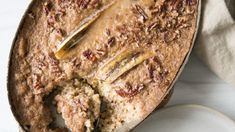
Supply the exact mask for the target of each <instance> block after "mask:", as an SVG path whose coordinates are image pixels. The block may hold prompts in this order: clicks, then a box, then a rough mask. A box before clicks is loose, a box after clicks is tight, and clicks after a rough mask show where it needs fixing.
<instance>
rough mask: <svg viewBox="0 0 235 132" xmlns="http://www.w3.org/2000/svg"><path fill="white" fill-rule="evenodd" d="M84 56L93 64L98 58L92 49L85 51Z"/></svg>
mask: <svg viewBox="0 0 235 132" xmlns="http://www.w3.org/2000/svg"><path fill="white" fill-rule="evenodd" d="M83 56H84V57H85V58H86V59H88V60H90V61H92V62H94V61H96V56H95V54H94V53H93V52H92V51H91V50H90V49H88V50H86V51H84V52H83Z"/></svg>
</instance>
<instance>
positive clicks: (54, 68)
mask: <svg viewBox="0 0 235 132" xmlns="http://www.w3.org/2000/svg"><path fill="white" fill-rule="evenodd" d="M48 64H49V68H50V72H51V73H52V74H54V75H55V78H56V80H57V79H59V80H60V79H62V78H63V77H64V74H63V73H62V71H61V69H60V66H59V60H57V59H56V57H55V55H54V54H52V53H51V54H49V55H48Z"/></svg>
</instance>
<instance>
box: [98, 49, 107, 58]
mask: <svg viewBox="0 0 235 132" xmlns="http://www.w3.org/2000/svg"><path fill="white" fill-rule="evenodd" d="M96 53H97V54H98V55H99V56H103V55H105V50H103V49H97V50H96Z"/></svg>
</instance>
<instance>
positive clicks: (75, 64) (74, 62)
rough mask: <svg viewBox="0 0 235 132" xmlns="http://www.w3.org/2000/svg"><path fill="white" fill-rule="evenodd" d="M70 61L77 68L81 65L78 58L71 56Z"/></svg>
mask: <svg viewBox="0 0 235 132" xmlns="http://www.w3.org/2000/svg"><path fill="white" fill-rule="evenodd" d="M71 62H72V65H73V66H74V67H75V68H79V67H80V66H81V61H79V60H78V58H73V59H72V61H71Z"/></svg>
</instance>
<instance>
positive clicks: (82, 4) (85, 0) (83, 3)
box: [77, 0, 90, 9]
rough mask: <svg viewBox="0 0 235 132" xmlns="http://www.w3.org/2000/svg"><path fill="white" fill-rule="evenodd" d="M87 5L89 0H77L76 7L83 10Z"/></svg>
mask: <svg viewBox="0 0 235 132" xmlns="http://www.w3.org/2000/svg"><path fill="white" fill-rule="evenodd" d="M89 3H90V0H77V6H78V7H79V8H80V9H85V8H86V7H87V6H88V4H89Z"/></svg>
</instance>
